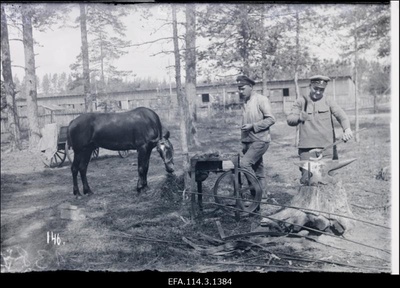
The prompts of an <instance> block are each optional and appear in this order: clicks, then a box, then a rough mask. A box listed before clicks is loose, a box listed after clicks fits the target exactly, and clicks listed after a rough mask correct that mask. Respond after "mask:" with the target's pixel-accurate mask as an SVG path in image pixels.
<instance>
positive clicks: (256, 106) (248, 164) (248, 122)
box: [236, 75, 275, 196]
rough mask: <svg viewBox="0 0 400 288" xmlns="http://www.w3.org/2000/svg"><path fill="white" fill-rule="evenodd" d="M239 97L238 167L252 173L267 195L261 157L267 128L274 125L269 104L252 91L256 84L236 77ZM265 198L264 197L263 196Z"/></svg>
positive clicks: (266, 141)
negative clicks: (240, 119) (241, 106)
mask: <svg viewBox="0 0 400 288" xmlns="http://www.w3.org/2000/svg"><path fill="white" fill-rule="evenodd" d="M236 82H237V85H238V89H239V96H240V98H241V99H243V100H244V103H243V110H242V128H241V142H242V151H243V154H244V155H243V158H242V159H241V162H240V167H241V168H244V169H247V170H249V171H254V173H255V175H256V177H257V179H258V180H259V181H260V184H261V186H262V189H263V194H267V191H266V188H267V185H266V181H265V173H264V163H263V155H264V154H265V152H267V150H268V147H269V143H270V141H271V136H270V133H269V128H270V127H271V126H272V125H274V124H275V117H274V116H273V115H272V109H271V104H270V102H269V100H268V98H267V97H265V96H263V95H261V94H258V93H256V92H255V91H253V87H254V85H255V84H256V82H255V81H254V80H252V79H250V78H249V77H247V76H244V75H243V76H238V77H237V78H236ZM264 196H266V195H264Z"/></svg>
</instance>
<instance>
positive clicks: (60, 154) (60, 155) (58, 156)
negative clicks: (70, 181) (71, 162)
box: [41, 149, 66, 168]
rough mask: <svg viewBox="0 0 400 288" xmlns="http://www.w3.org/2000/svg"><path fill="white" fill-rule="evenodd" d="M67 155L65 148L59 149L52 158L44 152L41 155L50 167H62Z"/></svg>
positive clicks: (45, 163)
mask: <svg viewBox="0 0 400 288" xmlns="http://www.w3.org/2000/svg"><path fill="white" fill-rule="evenodd" d="M65 157H66V153H65V150H61V149H59V150H57V152H56V153H55V154H54V155H53V157H51V159H50V160H49V159H48V158H47V157H45V155H44V154H42V155H41V159H42V162H43V163H44V165H46V167H50V168H56V167H60V166H61V165H62V164H63V163H64V161H65Z"/></svg>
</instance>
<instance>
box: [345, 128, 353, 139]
mask: <svg viewBox="0 0 400 288" xmlns="http://www.w3.org/2000/svg"><path fill="white" fill-rule="evenodd" d="M351 138H353V132H352V131H351V129H350V128H347V129H346V130H344V132H343V136H342V139H343V141H344V142H347V141H349V140H350V139H351Z"/></svg>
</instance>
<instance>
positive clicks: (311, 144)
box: [287, 75, 353, 184]
mask: <svg viewBox="0 0 400 288" xmlns="http://www.w3.org/2000/svg"><path fill="white" fill-rule="evenodd" d="M330 80H331V79H330V78H329V77H326V76H322V75H316V76H313V77H311V78H310V94H309V95H308V96H307V97H306V96H303V97H300V98H299V99H297V100H296V102H295V103H294V104H293V107H292V110H291V112H290V114H289V115H288V116H287V123H288V124H289V125H290V126H297V125H299V129H300V137H299V146H298V148H299V150H298V153H299V156H300V160H309V159H310V157H313V158H320V157H321V155H319V151H321V150H322V149H323V148H324V147H326V146H328V145H330V144H332V143H333V142H334V141H335V135H334V131H335V130H334V126H333V118H332V116H334V117H335V118H336V120H337V121H338V122H339V124H340V125H341V126H342V129H343V135H342V138H343V140H344V141H345V142H347V141H348V140H350V139H351V138H352V137H353V132H352V131H351V128H350V121H349V119H348V117H347V115H346V113H345V112H344V111H343V109H342V108H340V107H339V106H338V105H337V104H336V102H334V101H333V100H331V99H328V98H326V97H324V91H325V88H326V86H327V85H328V82H329V81H330ZM335 152H336V151H326V152H324V155H322V157H323V158H325V157H326V158H330V159H338V157H337V155H335ZM300 170H301V171H302V177H301V179H300V183H302V184H307V179H308V173H307V171H306V170H304V169H300Z"/></svg>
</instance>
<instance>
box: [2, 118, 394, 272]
mask: <svg viewBox="0 0 400 288" xmlns="http://www.w3.org/2000/svg"><path fill="white" fill-rule="evenodd" d="M363 116H364V115H363ZM238 121H239V119H238V117H227V118H226V119H224V118H223V116H222V115H219V116H215V118H214V119H212V120H200V121H199V123H198V134H199V140H200V141H201V142H202V146H201V147H199V148H196V152H199V153H200V152H211V151H219V152H221V153H235V152H239V151H240V143H239V125H238V124H239V122H238ZM353 122H354V121H353ZM352 124H354V123H352ZM166 126H167V127H168V128H169V129H170V130H171V135H172V140H171V142H172V143H173V144H174V147H175V154H176V156H175V165H176V170H177V173H176V175H173V176H171V175H167V173H166V172H165V170H164V165H163V163H162V160H161V159H160V158H159V156H158V154H157V152H156V151H153V154H152V156H151V163H150V169H149V173H148V177H149V179H148V180H149V185H150V189H149V190H148V191H146V192H145V193H143V194H140V195H138V194H137V192H136V190H135V188H136V181H137V165H136V163H137V162H136V161H137V159H136V157H135V154H133V155H131V156H130V157H128V158H124V159H122V158H120V157H119V156H118V154H117V153H116V152H112V151H106V150H101V149H100V156H99V158H98V159H95V160H93V161H92V162H91V163H90V164H89V168H88V179H89V184H90V185H91V188H92V190H93V192H94V193H95V194H94V195H93V196H90V197H83V198H82V199H80V200H77V199H75V198H74V197H73V194H72V176H71V172H70V168H69V162H68V160H66V162H65V163H64V165H63V166H62V167H60V168H53V169H51V168H44V167H43V164H42V163H41V161H40V159H39V158H38V157H37V156H36V155H33V154H31V153H29V152H27V151H21V152H13V153H7V152H3V153H2V154H1V271H2V272H26V271H52V270H79V271H88V270H90V271H143V270H158V271H190V272H193V271H194V272H210V271H257V272H268V271H296V272H298V271H302V272H304V271H327V272H360V273H390V271H391V268H390V267H391V263H390V261H391V256H390V237H391V235H390V230H389V229H387V228H385V227H388V226H389V225H390V209H391V201H390V195H391V191H390V187H391V182H390V181H385V180H382V179H380V178H379V177H377V176H378V175H379V173H380V170H381V169H382V168H383V167H386V166H390V165H391V155H390V114H386V115H385V114H383V115H379V116H368V117H367V116H364V117H362V118H361V127H360V128H364V127H366V128H367V130H366V131H365V132H362V134H360V139H361V141H360V142H359V143H356V142H355V141H350V142H349V143H346V144H341V145H339V146H338V148H339V155H340V157H341V158H342V159H346V158H353V157H356V158H357V159H358V160H357V161H356V162H354V163H352V164H350V165H349V166H348V167H345V168H343V169H341V170H340V171H339V172H338V173H337V176H336V177H340V178H341V179H342V181H343V183H344V187H345V189H346V191H347V194H348V201H349V203H350V205H351V209H352V211H353V213H354V215H355V217H356V218H358V219H362V220H364V221H367V222H372V223H374V224H377V225H371V224H368V223H365V222H359V223H357V225H356V226H355V228H354V229H353V230H352V231H350V232H349V233H348V235H347V234H346V235H345V237H344V238H343V237H332V236H329V235H320V236H313V237H312V238H304V237H294V236H293V235H287V236H280V237H278V236H265V235H264V236H262V235H261V236H260V235H259V236H251V237H242V238H239V239H235V240H230V241H221V238H220V232H219V231H218V229H217V225H216V221H219V222H220V223H221V226H222V227H223V229H224V231H225V233H226V235H227V236H229V235H235V234H241V233H247V232H250V231H252V229H254V228H256V227H257V226H258V225H259V222H260V220H261V217H260V216H253V217H244V218H241V220H240V221H239V222H238V221H236V220H235V219H234V218H232V217H229V216H227V215H226V214H225V213H224V212H223V211H217V212H215V213H214V214H212V215H209V216H206V215H205V216H204V217H200V218H197V219H196V221H190V220H191V215H190V197H187V195H186V197H185V196H183V195H182V191H183V180H182V177H181V174H182V172H181V171H182V154H181V149H180V147H179V138H178V137H179V133H178V132H179V131H178V127H177V125H176V124H171V123H167V125H166ZM340 134H341V133H340V131H339V130H338V135H340ZM294 135H295V130H294V128H291V127H289V126H288V125H287V124H286V122H285V120H284V117H283V116H280V117H279V118H278V122H277V123H276V124H275V126H273V128H272V137H273V142H272V143H271V145H270V148H269V150H268V151H267V153H266V155H265V158H264V161H265V164H266V174H267V177H268V185H269V187H268V190H269V192H270V193H271V198H273V199H271V198H270V199H268V200H267V203H269V204H270V205H268V204H263V205H262V207H261V208H262V209H261V212H262V213H272V212H273V211H274V210H276V209H279V207H278V206H276V205H272V204H278V205H279V204H280V205H285V203H288V201H290V199H291V198H292V197H293V195H295V193H297V191H298V185H299V176H300V173H299V170H298V167H297V166H295V165H294V164H293V162H295V161H297V154H296V153H297V151H296V148H295V147H294V139H295V138H294ZM191 151H192V152H195V151H193V150H191ZM218 176H219V175H214V174H210V176H209V178H208V179H207V180H206V181H205V182H204V193H205V194H207V193H210V191H211V190H212V187H213V185H214V184H215V181H216V179H217V177H218ZM66 203H68V204H71V205H75V206H77V207H78V208H80V209H82V211H83V214H84V215H85V216H86V218H85V219H84V220H77V221H72V220H64V219H60V205H62V204H66ZM49 235H50V236H51V235H53V236H54V237H53V238H52V237H50V239H49V241H48V236H49ZM204 235H207V236H210V237H213V238H214V242H213V241H212V240H211V239H209V238H207V237H206V236H204ZM57 239H59V240H57ZM184 240H187V242H185V241H184ZM54 241H56V242H57V241H59V242H58V243H55V242H54ZM219 241H220V242H219ZM188 243H191V244H193V245H190V244H188Z"/></svg>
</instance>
